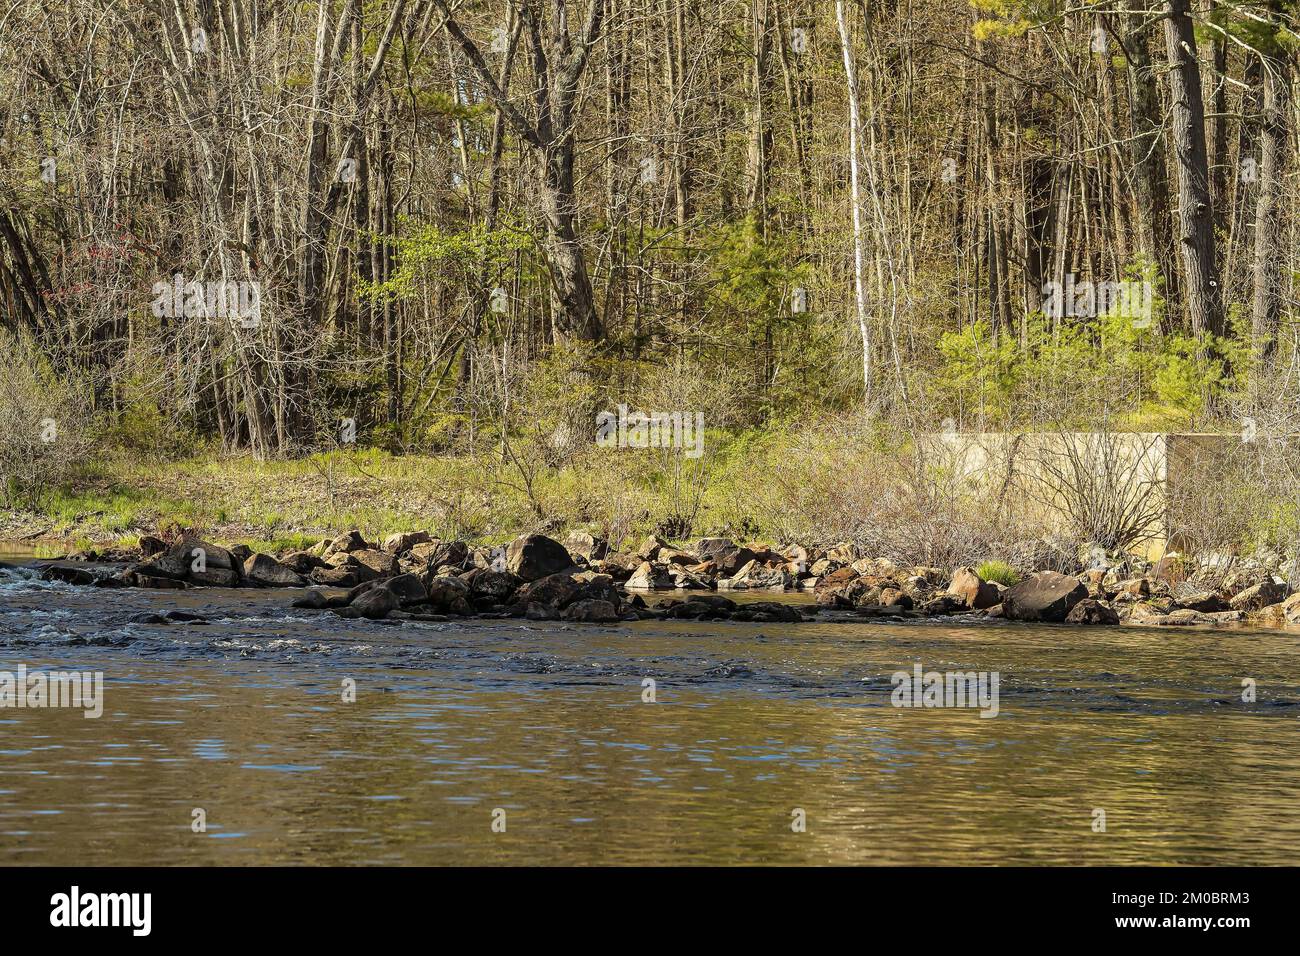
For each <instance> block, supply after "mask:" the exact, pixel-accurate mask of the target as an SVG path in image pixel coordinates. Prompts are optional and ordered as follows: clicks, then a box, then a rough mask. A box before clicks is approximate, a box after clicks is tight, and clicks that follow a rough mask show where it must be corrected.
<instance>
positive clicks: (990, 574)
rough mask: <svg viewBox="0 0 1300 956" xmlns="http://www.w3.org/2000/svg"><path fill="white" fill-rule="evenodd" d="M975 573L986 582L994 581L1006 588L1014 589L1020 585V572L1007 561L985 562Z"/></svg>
mask: <svg viewBox="0 0 1300 956" xmlns="http://www.w3.org/2000/svg"><path fill="white" fill-rule="evenodd" d="M975 573H976V574H978V575H979V576H980V577H981V578H983V579H984V580H985V581H992V582H994V583H996V584H1002V585H1005V586H1006V587H1013V586H1015V585H1017V584H1019V583H1020V572H1019V571H1017V570H1016V569H1015V568H1013V567H1012V566H1011V565H1009V564H1007V563H1006V562H1005V561H985V562H983V563H982V564H981V565H980V566H979V567H978V568H976V569H975Z"/></svg>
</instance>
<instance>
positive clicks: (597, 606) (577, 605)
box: [560, 600, 620, 624]
mask: <svg viewBox="0 0 1300 956" xmlns="http://www.w3.org/2000/svg"><path fill="white" fill-rule="evenodd" d="M560 617H562V618H563V619H564V620H566V621H582V622H585V623H588V624H608V623H610V622H612V621H617V620H619V619H620V618H619V614H618V609H617V608H615V607H614V605H612V604H610V603H609V602H608V601H596V600H583V601H574V602H573V603H572V604H570V605H569V606H568V607H566V608H565V609H564V610H563V611H562V612H561V614H560Z"/></svg>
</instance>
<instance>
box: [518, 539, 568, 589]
mask: <svg viewBox="0 0 1300 956" xmlns="http://www.w3.org/2000/svg"><path fill="white" fill-rule="evenodd" d="M571 567H573V558H571V557H570V556H569V552H568V551H566V550H565V549H564V545H562V544H560V542H558V541H555V540H553V539H551V538H548V537H546V535H543V534H526V535H520V536H519V537H518V538H515V540H513V541H511V542H510V547H509V549H508V550H507V551H506V568H507V569H508V570H509V571H510V572H511V573H512V574H516V575H518V576H519V577H520V578H522V579H523V580H525V581H536V580H537V579H538V578H544V577H546V576H547V575H548V574H555V573H556V572H558V571H566V570H568V569H569V568H571Z"/></svg>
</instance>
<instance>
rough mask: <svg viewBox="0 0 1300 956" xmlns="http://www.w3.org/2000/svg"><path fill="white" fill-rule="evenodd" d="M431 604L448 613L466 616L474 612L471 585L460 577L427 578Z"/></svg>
mask: <svg viewBox="0 0 1300 956" xmlns="http://www.w3.org/2000/svg"><path fill="white" fill-rule="evenodd" d="M424 585H425V590H426V592H427V593H428V599H429V604H430V606H431V607H433V608H435V609H436V610H438V611H442V612H443V613H447V614H459V615H461V616H462V617H466V616H468V615H470V614H473V613H474V609H473V608H472V607H471V606H470V603H469V602H470V586H469V585H468V584H466V583H465V582H464V581H462V580H461V579H460V578H453V577H451V576H450V575H442V576H439V577H434V578H427V579H425V582H424Z"/></svg>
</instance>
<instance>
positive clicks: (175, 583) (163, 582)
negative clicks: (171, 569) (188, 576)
mask: <svg viewBox="0 0 1300 956" xmlns="http://www.w3.org/2000/svg"><path fill="white" fill-rule="evenodd" d="M131 582H132V584H133V585H134V586H135V587H138V588H155V589H157V590H171V591H183V590H185V589H186V588H187V587H189V585H188V584H186V583H185V582H184V581H180V580H177V579H176V578H158V577H154V576H153V575H151V574H141V573H140V572H138V571H133V572H131Z"/></svg>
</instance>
